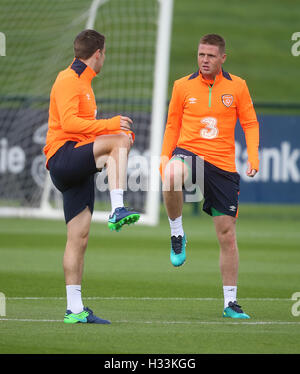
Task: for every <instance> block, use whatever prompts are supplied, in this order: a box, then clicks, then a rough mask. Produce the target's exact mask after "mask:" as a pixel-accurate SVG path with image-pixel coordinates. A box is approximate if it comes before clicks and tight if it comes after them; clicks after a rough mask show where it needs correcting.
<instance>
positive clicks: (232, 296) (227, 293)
mask: <svg viewBox="0 0 300 374" xmlns="http://www.w3.org/2000/svg"><path fill="white" fill-rule="evenodd" d="M223 293H224V309H225V308H227V307H228V303H229V302H230V301H232V302H234V301H236V293H237V286H223Z"/></svg>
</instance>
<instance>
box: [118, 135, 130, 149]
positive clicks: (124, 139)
mask: <svg viewBox="0 0 300 374" xmlns="http://www.w3.org/2000/svg"><path fill="white" fill-rule="evenodd" d="M118 145H119V148H125V149H127V150H128V151H129V150H130V148H131V141H130V138H129V136H128V135H127V134H125V133H124V132H121V133H120V134H119V139H118Z"/></svg>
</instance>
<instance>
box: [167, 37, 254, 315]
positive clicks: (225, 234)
mask: <svg viewBox="0 0 300 374" xmlns="http://www.w3.org/2000/svg"><path fill="white" fill-rule="evenodd" d="M225 60H226V54H225V41H224V39H223V38H222V37H221V36H220V35H216V34H208V35H205V36H203V37H202V38H201V39H200V43H199V46H198V66H199V69H198V70H197V71H196V72H195V73H193V74H189V75H187V76H185V77H183V78H181V79H178V80H176V81H175V83H174V87H173V93H172V98H171V101H170V105H169V113H168V119H167V124H166V129H165V134H164V139H163V146H162V152H161V174H162V179H163V196H164V203H165V206H166V210H167V213H168V218H169V222H170V228H171V254H170V259H171V262H172V264H173V265H174V266H180V265H182V264H183V263H184V261H185V259H186V234H185V232H184V230H183V226H182V206H183V195H182V190H181V187H182V185H183V184H184V183H185V182H186V180H189V181H192V182H193V183H196V184H197V183H198V182H199V177H201V176H199V175H196V174H197V173H198V174H199V170H202V171H203V177H204V178H202V183H203V187H204V191H202V192H203V195H204V203H203V210H204V211H205V212H206V213H208V214H209V215H211V216H212V217H213V221H214V224H215V228H216V233H217V238H218V240H219V244H220V270H221V274H222V280H223V287H224V316H225V317H228V316H229V317H233V318H249V316H248V315H246V314H245V313H243V311H242V310H241V308H240V307H239V306H238V304H237V302H236V289H237V288H236V287H237V273H238V248H237V244H236V233H235V220H236V217H237V215H238V195H239V182H240V176H239V174H238V173H237V171H236V166H235V126H236V122H237V119H239V121H240V123H241V126H242V128H243V130H244V133H245V138H246V144H247V151H248V169H247V172H246V173H247V175H248V176H249V177H253V176H254V175H255V174H256V173H257V171H258V169H259V158H258V146H259V125H258V122H257V118H256V114H255V111H254V108H253V103H252V100H251V97H250V94H249V91H248V88H247V85H246V82H245V81H244V80H243V79H241V78H239V77H237V76H235V75H233V74H230V73H228V72H226V71H224V70H223V67H222V65H223V63H224V62H225ZM199 160H200V161H201V164H202V165H203V168H198V167H197V166H195V165H197V162H198V161H199ZM189 176H190V177H191V178H188V177H189ZM201 187H202V186H201ZM229 303H230V304H229Z"/></svg>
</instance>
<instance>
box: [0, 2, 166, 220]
mask: <svg viewBox="0 0 300 374" xmlns="http://www.w3.org/2000/svg"><path fill="white" fill-rule="evenodd" d="M172 1H173V0H93V1H92V0H91V1H82V0H64V1H61V0H51V1H49V0H27V1H23V0H1V11H0V28H1V29H0V33H1V35H2V36H3V38H1V40H2V44H3V43H4V42H5V46H3V45H2V51H3V50H5V54H3V53H2V55H0V67H1V76H0V216H28V217H44V218H59V217H63V213H62V200H61V194H60V193H59V192H58V191H57V190H56V189H55V187H54V186H53V184H52V182H51V179H50V177H49V173H48V171H47V170H46V169H45V157H44V155H43V152H42V150H43V147H44V144H45V137H46V132H47V128H48V123H47V121H48V108H49V94H50V90H51V87H52V84H53V82H54V80H55V78H56V76H57V74H58V72H59V71H60V70H63V69H65V68H66V67H67V66H68V65H69V64H70V63H71V61H72V59H73V40H74V38H75V36H76V35H77V34H78V33H79V32H80V31H82V30H83V29H86V28H92V29H95V30H97V31H99V32H101V33H102V34H104V35H105V37H106V60H105V64H104V67H103V69H102V71H101V73H100V75H98V76H97V77H96V78H94V80H93V89H94V92H95V97H96V101H97V108H98V114H97V118H109V117H112V116H114V115H116V114H122V115H126V116H128V117H131V118H132V119H133V122H134V125H133V130H134V132H135V139H136V140H135V143H134V146H133V147H132V149H131V151H130V154H129V161H128V175H127V189H126V191H125V202H126V204H127V205H128V206H130V207H131V208H133V209H136V210H138V211H139V212H141V213H142V214H141V222H142V223H146V224H153V225H154V224H156V223H157V222H158V217H159V204H160V187H159V186H160V180H159V173H158V165H159V155H160V147H161V141H162V136H163V129H164V122H165V116H166V94H167V80H168V63H169V47H170V31H171V18H172ZM95 181H96V183H95V192H96V201H95V211H94V215H93V219H94V220H105V219H107V217H108V212H109V210H110V201H109V190H108V181H107V175H106V171H105V170H104V171H103V172H101V173H98V174H97V175H96V177H95Z"/></svg>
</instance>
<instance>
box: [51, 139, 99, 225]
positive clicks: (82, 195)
mask: <svg viewBox="0 0 300 374" xmlns="http://www.w3.org/2000/svg"><path fill="white" fill-rule="evenodd" d="M76 144H77V143H76V142H73V141H68V142H66V143H65V144H64V145H63V146H62V147H61V148H59V149H58V151H57V152H56V153H55V154H54V155H53V156H52V157H51V158H50V159H49V161H48V168H49V171H50V176H51V179H52V181H53V184H54V185H55V187H56V188H57V189H58V190H59V191H60V192H61V193H62V195H63V206H64V215H65V221H66V223H68V222H69V221H70V220H71V219H72V218H74V217H75V216H77V215H78V214H79V213H80V212H82V211H83V210H84V209H85V208H86V207H87V206H88V207H89V209H90V211H91V213H93V211H94V201H95V183H94V175H95V173H96V172H97V171H98V170H97V168H96V164H95V158H94V154H93V144H94V143H89V144H85V145H82V146H80V147H77V148H75V146H76Z"/></svg>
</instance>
